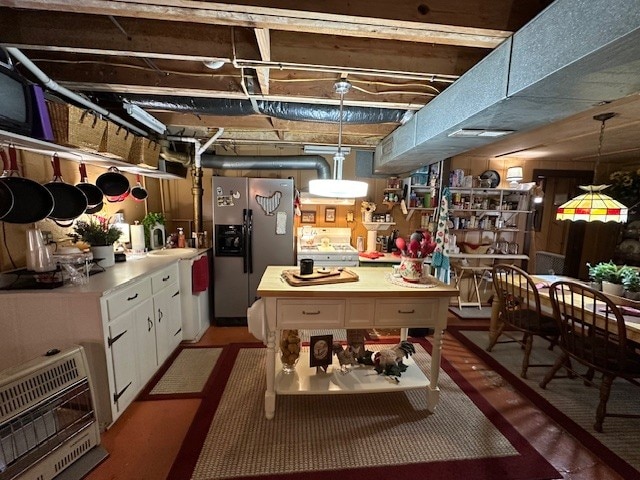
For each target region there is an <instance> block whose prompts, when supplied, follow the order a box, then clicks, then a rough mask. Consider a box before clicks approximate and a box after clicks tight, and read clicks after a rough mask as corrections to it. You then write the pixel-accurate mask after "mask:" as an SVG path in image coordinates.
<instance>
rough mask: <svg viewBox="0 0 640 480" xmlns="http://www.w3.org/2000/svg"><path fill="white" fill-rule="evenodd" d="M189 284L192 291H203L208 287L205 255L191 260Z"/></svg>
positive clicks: (207, 262)
mask: <svg viewBox="0 0 640 480" xmlns="http://www.w3.org/2000/svg"><path fill="white" fill-rule="evenodd" d="M191 284H192V293H200V292H204V291H205V290H206V289H207V288H208V287H209V261H208V259H207V256H206V255H203V256H202V257H200V258H199V259H198V260H195V261H194V262H193V266H192V267H191Z"/></svg>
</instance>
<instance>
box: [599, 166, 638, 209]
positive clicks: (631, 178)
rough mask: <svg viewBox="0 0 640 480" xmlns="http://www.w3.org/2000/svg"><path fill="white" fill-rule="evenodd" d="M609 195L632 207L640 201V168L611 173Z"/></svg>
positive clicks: (607, 191)
mask: <svg viewBox="0 0 640 480" xmlns="http://www.w3.org/2000/svg"><path fill="white" fill-rule="evenodd" d="M609 184H610V186H609V188H607V190H606V191H605V192H606V193H607V195H609V196H611V197H613V198H615V199H616V200H618V201H619V202H622V203H623V204H624V205H626V206H627V207H631V206H633V205H635V204H636V203H638V202H639V201H640V169H638V170H635V171H629V170H618V171H617V172H613V173H612V174H611V175H609Z"/></svg>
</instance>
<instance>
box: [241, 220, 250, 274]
mask: <svg viewBox="0 0 640 480" xmlns="http://www.w3.org/2000/svg"><path fill="white" fill-rule="evenodd" d="M248 225H249V220H248V210H247V209H246V208H243V209H242V242H243V243H244V245H243V252H242V273H247V271H248V270H249V265H248V261H249V259H248V258H247V255H248V254H247V252H248V246H249V243H248V241H247V237H248V235H249V232H248Z"/></svg>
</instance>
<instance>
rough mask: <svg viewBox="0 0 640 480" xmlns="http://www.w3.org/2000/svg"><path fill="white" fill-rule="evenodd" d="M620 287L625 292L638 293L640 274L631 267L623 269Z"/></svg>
mask: <svg viewBox="0 0 640 480" xmlns="http://www.w3.org/2000/svg"><path fill="white" fill-rule="evenodd" d="M623 268H624V271H623V272H622V285H623V286H624V289H625V290H626V291H627V292H640V272H638V270H636V269H635V268H632V267H623Z"/></svg>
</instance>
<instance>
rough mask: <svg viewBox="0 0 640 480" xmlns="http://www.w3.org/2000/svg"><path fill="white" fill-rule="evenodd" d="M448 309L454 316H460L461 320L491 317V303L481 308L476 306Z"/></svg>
mask: <svg viewBox="0 0 640 480" xmlns="http://www.w3.org/2000/svg"><path fill="white" fill-rule="evenodd" d="M449 311H450V312H451V313H453V314H454V315H455V316H456V317H458V318H462V319H463V320H465V319H466V320H471V319H474V320H475V319H490V318H491V305H489V306H483V307H482V308H477V307H465V308H458V307H449Z"/></svg>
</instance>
